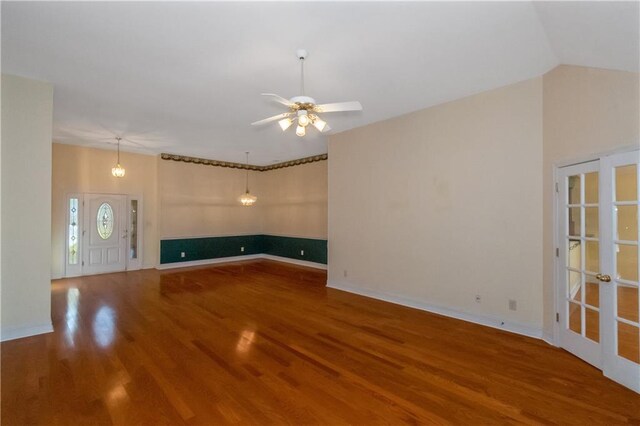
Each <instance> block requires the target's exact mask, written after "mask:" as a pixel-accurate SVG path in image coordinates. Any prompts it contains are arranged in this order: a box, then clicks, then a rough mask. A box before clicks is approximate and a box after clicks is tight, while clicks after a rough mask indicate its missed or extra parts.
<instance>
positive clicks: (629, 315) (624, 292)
mask: <svg viewBox="0 0 640 426" xmlns="http://www.w3.org/2000/svg"><path fill="white" fill-rule="evenodd" d="M617 302H618V303H617V305H618V316H619V317H620V318H624V319H627V320H629V321H634V322H638V288H637V287H630V286H629V287H627V286H623V285H618V300H617Z"/></svg>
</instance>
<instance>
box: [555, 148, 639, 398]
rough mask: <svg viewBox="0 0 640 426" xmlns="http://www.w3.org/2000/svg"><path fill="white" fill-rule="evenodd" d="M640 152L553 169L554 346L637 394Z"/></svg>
mask: <svg viewBox="0 0 640 426" xmlns="http://www.w3.org/2000/svg"><path fill="white" fill-rule="evenodd" d="M639 165H640V153H639V152H638V151H634V152H630V153H623V154H615V155H611V156H607V157H603V158H601V159H600V160H597V161H592V162H588V163H582V164H577V165H573V166H568V167H564V168H561V169H559V171H558V178H559V179H558V196H559V202H558V225H559V226H558V230H559V234H560V235H559V250H558V251H559V253H558V254H559V285H558V286H557V291H558V293H557V300H558V307H559V312H558V322H559V338H560V342H559V343H560V346H562V347H563V348H565V349H567V350H568V351H570V352H572V353H574V354H575V355H577V356H578V357H580V358H582V359H584V360H585V361H587V362H589V363H591V364H592V365H594V366H596V367H598V368H600V369H602V370H603V372H604V374H605V375H606V376H608V377H611V378H612V379H614V380H616V381H618V382H620V383H622V384H624V385H625V386H627V387H629V388H631V389H634V390H635V391H636V392H640V322H639V308H638V306H639V304H640V295H639V278H638V275H639V266H638V265H639V264H640V259H639V257H638V256H639V253H638V240H639V233H638V232H639V231H638V230H639V228H640V227H639V219H638V207H639V203H638V200H639V199H640V193H639V187H640V185H639V184H638V182H639V180H638V179H639V173H638V168H639Z"/></svg>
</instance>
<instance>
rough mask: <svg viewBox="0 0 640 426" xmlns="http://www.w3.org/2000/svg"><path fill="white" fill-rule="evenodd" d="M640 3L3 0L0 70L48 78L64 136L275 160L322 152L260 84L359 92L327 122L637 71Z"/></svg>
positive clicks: (348, 122) (340, 96)
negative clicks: (555, 75) (268, 121)
mask: <svg viewBox="0 0 640 426" xmlns="http://www.w3.org/2000/svg"><path fill="white" fill-rule="evenodd" d="M638 5H639V3H638V2H626V3H622V2H620V3H618V2H616V3H611V2H603V3H595V2H589V3H584V2H551V3H546V2H545V3H536V4H535V5H534V4H533V3H530V2H455V3H454V2H428V3H417V2H412V3H404V2H372V3H368V2H353V3H347V2H341V3H333V2H332V3H329V2H324V3H311V2H286V3H266V2H258V3H250V2H242V3H226V2H225V3H205V2H190V3H176V2H136V3H122V2H118V3H116V2H85V3H83V2H37V3H33V2H6V1H3V2H2V72H4V73H10V74H17V75H22V76H26V77H31V78H36V79H40V80H46V81H50V82H52V83H53V84H54V88H55V95H54V137H55V139H56V140H58V141H60V142H64V143H72V144H86V145H91V146H96V147H100V146H102V147H109V143H110V141H112V140H113V138H114V137H115V135H116V134H122V135H123V136H124V137H125V138H126V141H125V142H123V143H124V144H125V146H123V149H125V150H130V151H142V152H149V153H159V152H170V153H176V154H183V155H192V156H198V157H205V158H213V159H219V160H226V161H237V162H243V161H244V152H245V151H251V163H254V164H260V165H266V164H270V163H273V162H279V161H285V160H290V159H294V158H300V157H305V156H309V155H314V154H319V153H325V152H326V137H325V136H319V135H318V134H317V132H316V131H315V129H311V131H310V132H309V133H308V134H307V136H306V137H305V138H298V137H296V136H295V134H294V132H293V130H292V129H289V131H287V132H286V133H283V132H282V131H280V129H279V127H278V126H277V124H275V123H274V124H273V125H267V126H264V127H261V128H255V127H252V126H250V125H249V123H251V122H253V121H255V120H258V119H261V118H265V117H268V116H270V115H274V114H277V113H279V112H281V108H280V107H279V105H278V104H274V103H273V102H269V101H268V100H267V99H264V98H262V97H261V96H260V93H262V92H272V93H278V94H280V95H282V96H284V97H287V98H288V97H291V96H294V95H298V94H299V93H297V92H298V87H299V74H298V73H299V64H298V62H297V60H296V58H295V55H294V52H295V50H296V48H299V47H304V48H306V49H307V50H308V51H309V58H308V60H307V61H306V67H305V77H306V89H307V94H308V95H310V96H313V97H314V98H316V100H317V101H318V102H320V103H326V102H337V101H348V100H359V101H360V102H361V103H362V105H363V107H364V111H363V112H357V113H356V112H351V113H344V114H338V113H336V114H326V116H325V117H324V118H325V119H327V121H328V122H329V124H330V125H331V127H332V128H333V132H339V131H344V130H347V129H351V128H354V127H358V126H362V125H364V124H367V123H371V122H374V121H379V120H384V119H387V118H390V117H394V116H397V115H401V114H404V113H408V112H411V111H415V110H418V109H422V108H425V107H428V106H432V105H436V104H439V103H443V102H447V101H450V100H453V99H457V98H461V97H464V96H468V95H471V94H474V93H478V92H482V91H485V90H489V89H492V88H495V87H499V86H503V85H507V84H510V83H514V82H517V81H521V80H525V79H528V78H531V77H534V76H539V75H541V74H543V73H545V72H546V71H548V70H550V69H551V68H553V67H555V66H556V65H558V64H559V63H565V64H576V65H584V66H593V67H601V68H611V69H620V70H628V71H638V52H639V50H640V49H639V42H638V40H639V37H638V31H639V24H638V10H639V9H638Z"/></svg>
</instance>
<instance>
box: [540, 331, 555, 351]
mask: <svg viewBox="0 0 640 426" xmlns="http://www.w3.org/2000/svg"><path fill="white" fill-rule="evenodd" d="M542 340H544V341H545V342H547V343H548V344H550V345H551V346H555V347H558V345H557V344H556V342H557V340H556V339H555V338H554V336H553V333H547V332H546V331H544V330H543V331H542Z"/></svg>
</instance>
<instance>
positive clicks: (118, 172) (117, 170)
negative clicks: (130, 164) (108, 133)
mask: <svg viewBox="0 0 640 426" xmlns="http://www.w3.org/2000/svg"><path fill="white" fill-rule="evenodd" d="M116 140H117V141H118V162H117V163H116V166H115V167H114V168H112V169H111V174H112V175H113V176H115V177H117V178H121V177H124V173H125V170H124V167H122V166H121V165H120V141H121V140H122V138H121V137H120V136H117V137H116Z"/></svg>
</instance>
